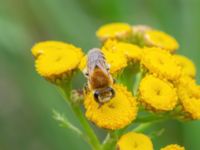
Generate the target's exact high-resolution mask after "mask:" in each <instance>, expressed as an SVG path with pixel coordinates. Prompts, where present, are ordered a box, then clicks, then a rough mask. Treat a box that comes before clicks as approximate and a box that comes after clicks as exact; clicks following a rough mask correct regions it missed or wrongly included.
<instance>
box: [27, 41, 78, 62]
mask: <svg viewBox="0 0 200 150" xmlns="http://www.w3.org/2000/svg"><path fill="white" fill-rule="evenodd" d="M60 49H65V50H68V49H70V50H74V51H77V52H78V53H79V51H81V49H80V48H77V47H75V46H74V45H72V44H68V43H64V42H60V41H44V42H39V43H36V44H35V45H34V46H33V48H32V49H31V52H32V54H33V56H34V57H35V58H37V57H38V56H39V55H41V54H44V53H46V52H48V51H49V50H55V51H57V50H60Z"/></svg>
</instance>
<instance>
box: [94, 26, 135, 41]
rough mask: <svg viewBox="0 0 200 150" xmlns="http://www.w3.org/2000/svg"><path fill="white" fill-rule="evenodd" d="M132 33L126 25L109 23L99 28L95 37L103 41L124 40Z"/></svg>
mask: <svg viewBox="0 0 200 150" xmlns="http://www.w3.org/2000/svg"><path fill="white" fill-rule="evenodd" d="M131 33H132V28H131V26H130V25H129V24H126V23H111V24H106V25H104V26H102V27H100V28H99V29H98V30H97V32H96V35H97V37H98V38H99V39H100V40H102V41H105V40H107V39H110V38H112V39H113V38H114V39H125V38H127V37H129V36H130V35H131Z"/></svg>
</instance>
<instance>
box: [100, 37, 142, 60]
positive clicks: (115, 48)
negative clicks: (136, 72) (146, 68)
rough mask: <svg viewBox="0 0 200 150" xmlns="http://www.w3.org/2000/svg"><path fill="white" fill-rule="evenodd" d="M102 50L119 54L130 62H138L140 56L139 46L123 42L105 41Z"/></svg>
mask: <svg viewBox="0 0 200 150" xmlns="http://www.w3.org/2000/svg"><path fill="white" fill-rule="evenodd" d="M102 50H103V51H104V50H105V51H111V52H113V53H116V52H121V53H123V54H124V55H125V56H126V57H127V59H128V61H130V62H135V61H139V60H140V59H141V55H142V49H141V48H140V47H139V46H137V45H134V44H130V43H125V42H117V41H116V40H107V41H106V42H105V44H104V46H103V47H102Z"/></svg>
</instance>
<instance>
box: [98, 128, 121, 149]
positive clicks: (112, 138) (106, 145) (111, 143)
mask: <svg viewBox="0 0 200 150" xmlns="http://www.w3.org/2000/svg"><path fill="white" fill-rule="evenodd" d="M117 139H118V136H117V133H116V132H115V131H111V132H108V134H107V136H106V138H105V140H104V141H103V145H102V146H103V147H102V149H103V150H112V149H113V150H114V149H115V148H116V142H117Z"/></svg>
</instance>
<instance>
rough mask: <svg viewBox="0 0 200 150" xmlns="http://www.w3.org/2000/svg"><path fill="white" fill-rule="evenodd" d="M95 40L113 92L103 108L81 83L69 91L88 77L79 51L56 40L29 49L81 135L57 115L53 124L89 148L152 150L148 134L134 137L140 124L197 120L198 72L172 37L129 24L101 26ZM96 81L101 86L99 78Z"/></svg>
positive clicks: (175, 148) (181, 149)
mask: <svg viewBox="0 0 200 150" xmlns="http://www.w3.org/2000/svg"><path fill="white" fill-rule="evenodd" d="M96 35H97V37H98V38H99V40H100V43H101V46H100V47H99V49H100V51H101V53H102V55H103V58H104V59H105V62H106V65H108V66H109V68H106V70H107V71H108V74H109V75H110V76H111V77H112V78H113V81H114V82H113V83H112V85H110V86H111V88H112V89H113V91H114V93H115V94H114V96H113V97H112V98H110V99H109V100H108V101H107V102H106V103H103V104H101V105H99V103H98V102H97V100H96V99H95V96H94V93H95V89H91V88H90V89H89V90H88V89H87V90H86V89H85V88H86V87H84V85H82V84H81V85H79V87H80V88H79V89H75V88H73V87H75V86H74V85H73V84H74V83H73V78H74V77H75V76H76V74H82V78H81V77H80V81H81V80H82V81H83V80H84V75H86V74H87V75H88V73H85V70H88V68H87V67H88V65H87V63H88V59H89V58H88V54H87V53H85V54H84V52H83V50H82V49H81V48H79V47H77V46H74V45H72V44H69V43H65V42H59V41H45V42H40V43H37V44H35V45H34V46H33V48H32V54H33V56H34V58H35V68H36V71H37V72H38V74H39V75H41V76H42V77H44V78H45V79H47V80H48V81H50V82H51V83H53V84H55V85H56V86H57V87H58V88H59V89H61V91H62V93H63V94H64V95H65V96H66V100H67V102H68V103H69V105H70V106H71V107H72V110H73V111H74V113H75V115H76V117H77V118H78V119H79V121H80V124H81V125H82V127H83V131H82V130H80V129H78V128H77V127H75V126H74V125H72V123H70V122H69V121H68V120H64V119H60V118H61V116H59V117H58V113H56V114H57V117H56V119H57V120H58V121H61V123H64V124H66V126H67V127H69V129H71V130H73V131H74V132H76V133H77V134H80V135H81V136H83V137H84V139H86V141H87V142H88V143H89V144H90V145H91V148H93V149H95V150H106V149H109V150H112V149H113V150H114V149H117V150H153V149H154V146H153V143H152V141H151V138H150V135H145V134H142V133H139V132H138V131H140V130H138V129H140V128H141V127H140V126H142V125H143V122H145V123H146V121H148V123H149V125H152V124H154V123H157V122H158V120H159V121H166V120H168V119H177V120H179V121H187V120H194V119H195V120H197V119H200V86H199V85H198V84H197V83H196V80H195V77H196V67H195V65H194V63H193V62H192V61H191V60H190V59H189V58H187V57H186V56H183V55H180V54H175V53H176V51H177V50H178V48H179V44H178V42H177V41H176V39H175V38H173V37H172V36H170V35H168V34H167V33H165V32H163V31H159V30H157V29H154V28H152V27H148V26H144V25H136V26H131V25H129V24H127V23H111V24H107V25H104V26H102V27H100V28H99V29H98V30H97V32H96ZM95 78H97V79H96V81H97V82H101V81H102V79H101V80H100V77H98V74H97V75H96V76H95ZM86 80H87V81H86V82H85V84H89V83H90V80H89V78H86ZM81 105H83V106H84V110H82V108H81ZM140 112H145V113H143V114H142V115H141V114H140ZM58 118H59V119H58ZM89 122H92V123H94V124H95V125H96V127H99V128H102V129H104V131H105V132H107V136H106V138H105V140H104V141H102V142H101V141H99V139H98V137H97V136H96V133H95V132H94V131H93V129H92V127H91V126H90V123H89ZM134 125H135V126H136V125H138V127H135V126H134ZM133 126H134V128H133V129H132V128H131V127H133ZM160 150H184V147H181V146H179V145H176V144H172V145H168V146H165V147H163V148H161V149H160Z"/></svg>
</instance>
